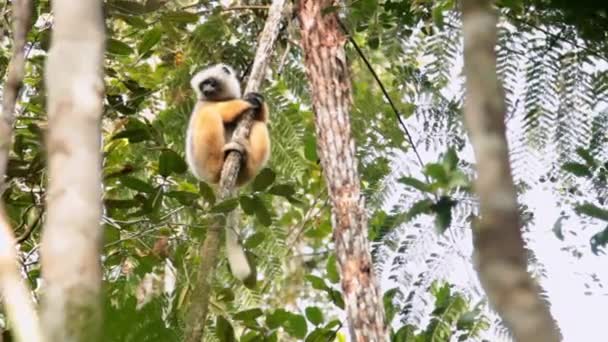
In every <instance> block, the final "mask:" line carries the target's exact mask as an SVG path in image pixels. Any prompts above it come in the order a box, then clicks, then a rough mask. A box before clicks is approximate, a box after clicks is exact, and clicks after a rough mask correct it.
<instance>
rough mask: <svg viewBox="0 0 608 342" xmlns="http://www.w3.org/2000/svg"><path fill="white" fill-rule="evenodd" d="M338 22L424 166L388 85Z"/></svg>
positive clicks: (421, 165)
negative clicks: (389, 92)
mask: <svg viewBox="0 0 608 342" xmlns="http://www.w3.org/2000/svg"><path fill="white" fill-rule="evenodd" d="M338 23H339V24H340V27H341V28H342V31H344V33H345V34H346V36H347V37H348V40H349V42H350V43H351V44H352V45H353V46H354V48H355V50H357V54H358V55H359V57H361V59H362V60H363V62H364V63H365V65H366V66H367V69H368V70H369V72H371V74H372V76H373V77H374V79H375V80H376V83H378V86H380V89H381V90H382V93H383V94H384V97H385V98H386V100H387V101H388V103H389V105H390V106H391V108H392V109H393V112H394V113H395V116H396V117H397V120H398V121H399V124H400V125H401V128H403V131H404V132H405V135H406V136H407V140H408V142H409V143H410V145H411V146H412V150H413V151H414V154H416V159H418V164H420V167H421V168H424V162H423V161H422V157H420V153H418V149H417V148H416V144H415V143H414V139H413V138H412V135H411V134H410V131H409V130H408V129H407V126H406V125H405V122H404V121H403V118H402V115H401V113H400V112H399V110H398V109H397V106H395V103H394V102H393V99H392V98H391V97H390V95H389V94H388V91H387V90H386V87H385V86H384V84H383V83H382V81H381V80H380V77H378V74H377V73H376V71H375V70H374V68H373V67H372V65H371V63H370V62H369V60H368V59H367V57H365V54H364V53H363V51H362V50H361V48H360V47H359V44H357V42H356V41H355V39H354V38H353V36H352V35H351V34H350V32H349V31H348V29H347V28H346V26H345V25H344V24H343V23H342V21H340V20H339V21H338ZM425 177H426V176H425Z"/></svg>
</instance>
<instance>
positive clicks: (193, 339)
mask: <svg viewBox="0 0 608 342" xmlns="http://www.w3.org/2000/svg"><path fill="white" fill-rule="evenodd" d="M285 4H286V2H285V0H274V1H273V2H272V5H271V6H270V10H269V12H268V18H267V19H266V24H265V25H264V29H263V31H262V34H261V35H260V41H259V42H258V47H257V50H256V54H255V59H254V62H253V66H252V67H251V73H250V75H249V78H248V81H247V86H246V87H245V93H248V92H253V91H257V90H258V89H259V88H260V87H261V85H262V83H263V81H264V75H265V73H266V69H267V66H268V61H269V60H270V58H269V56H270V55H271V54H272V51H273V49H274V43H275V41H276V40H277V37H278V35H279V26H280V25H279V24H280V22H281V19H282V17H283V15H284V9H285ZM253 115H254V113H253V111H252V110H249V111H247V112H246V113H244V114H243V115H242V118H241V119H240V121H239V123H238V124H237V127H236V129H235V131H234V136H235V137H240V138H245V137H247V136H249V131H250V130H251V126H252V124H253ZM242 159H243V158H242V156H241V154H240V153H238V152H236V151H232V152H230V153H229V154H228V156H227V157H226V161H225V162H224V167H223V169H222V175H221V180H220V184H219V187H220V190H219V196H218V198H219V200H220V201H221V200H224V199H227V198H230V197H232V196H233V195H234V192H235V184H236V178H237V175H238V172H239V169H240V167H241V162H242ZM232 214H234V213H232ZM228 221H232V220H228ZM222 230H223V229H222V225H221V224H220V220H216V222H215V223H214V224H212V225H211V227H209V229H208V230H207V234H206V236H205V241H204V242H203V245H202V246H201V249H200V255H201V256H202V261H201V267H200V269H199V270H198V277H197V281H196V283H195V288H194V289H193V293H192V298H191V304H190V308H189V312H188V317H187V326H186V341H188V342H199V341H200V340H201V338H202V336H203V334H204V331H205V324H206V322H207V315H208V313H209V302H210V299H211V280H212V278H213V275H214V274H215V268H216V266H217V261H218V254H219V253H218V252H219V243H220V234H221V232H222Z"/></svg>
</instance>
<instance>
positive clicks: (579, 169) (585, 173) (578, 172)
mask: <svg viewBox="0 0 608 342" xmlns="http://www.w3.org/2000/svg"><path fill="white" fill-rule="evenodd" d="M562 169H563V170H564V171H567V172H570V173H571V174H573V175H575V176H577V177H591V176H592V175H593V174H592V173H591V170H589V167H588V166H587V165H584V164H579V163H575V162H568V163H564V164H563V165H562Z"/></svg>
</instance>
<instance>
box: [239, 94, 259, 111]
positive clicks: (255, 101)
mask: <svg viewBox="0 0 608 342" xmlns="http://www.w3.org/2000/svg"><path fill="white" fill-rule="evenodd" d="M243 99H244V100H245V101H247V102H249V103H251V105H252V106H253V108H255V109H260V108H262V104H264V96H263V95H262V94H260V93H256V92H251V93H247V94H245V96H244V97H243Z"/></svg>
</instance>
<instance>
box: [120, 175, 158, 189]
mask: <svg viewBox="0 0 608 342" xmlns="http://www.w3.org/2000/svg"><path fill="white" fill-rule="evenodd" d="M120 183H121V184H122V185H124V186H126V187H127V188H129V189H132V190H135V191H139V192H147V193H152V192H154V186H152V185H151V184H148V183H146V182H144V181H142V180H140V179H137V178H135V177H131V176H124V177H120Z"/></svg>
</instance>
